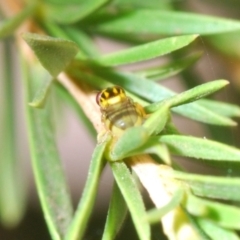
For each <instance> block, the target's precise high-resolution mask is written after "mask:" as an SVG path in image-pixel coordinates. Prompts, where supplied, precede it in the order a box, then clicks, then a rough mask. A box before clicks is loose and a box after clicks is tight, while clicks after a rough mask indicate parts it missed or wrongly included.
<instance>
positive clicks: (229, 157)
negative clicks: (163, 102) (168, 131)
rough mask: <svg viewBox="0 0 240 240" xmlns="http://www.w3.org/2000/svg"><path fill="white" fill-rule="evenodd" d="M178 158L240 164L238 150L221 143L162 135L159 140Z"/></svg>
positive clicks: (239, 152) (239, 151)
mask: <svg viewBox="0 0 240 240" xmlns="http://www.w3.org/2000/svg"><path fill="white" fill-rule="evenodd" d="M159 140H160V141H161V142H162V143H166V144H167V145H168V146H169V147H170V149H171V151H172V152H173V153H175V154H177V155H180V156H186V157H194V158H197V159H199V158H200V159H206V160H216V161H237V162H240V150H239V149H237V148H235V147H231V146H228V145H226V144H223V143H219V142H215V141H212V140H207V139H201V138H196V137H188V136H180V135H164V136H161V137H160V138H159Z"/></svg>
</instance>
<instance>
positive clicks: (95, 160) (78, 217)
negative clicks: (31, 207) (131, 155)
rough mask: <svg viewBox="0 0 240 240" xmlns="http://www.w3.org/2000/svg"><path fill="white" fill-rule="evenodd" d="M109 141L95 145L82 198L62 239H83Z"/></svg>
mask: <svg viewBox="0 0 240 240" xmlns="http://www.w3.org/2000/svg"><path fill="white" fill-rule="evenodd" d="M109 140H110V138H109V136H108V138H107V139H106V141H105V142H103V143H101V144H99V145H97V146H96V148H95V150H94V153H93V155H92V160H91V163H90V167H89V172H88V178H87V181H86V184H85V187H84V191H83V194H82V198H81V200H80V202H79V204H78V207H77V210H76V212H75V215H74V218H73V220H72V222H71V225H70V227H69V229H68V231H67V233H66V236H65V238H64V239H66V240H72V239H82V237H83V234H84V231H85V229H86V226H87V223H88V220H89V217H90V214H91V211H92V209H93V205H94V202H95V198H96V195H97V188H98V184H99V180H100V176H101V173H102V169H103V167H104V161H103V154H104V151H105V148H106V146H107V144H108V142H109Z"/></svg>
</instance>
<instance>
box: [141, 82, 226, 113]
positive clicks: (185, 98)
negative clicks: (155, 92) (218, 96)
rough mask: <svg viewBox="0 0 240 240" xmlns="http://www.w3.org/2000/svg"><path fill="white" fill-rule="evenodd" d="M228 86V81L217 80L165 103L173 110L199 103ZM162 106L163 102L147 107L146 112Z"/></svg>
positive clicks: (171, 98) (180, 94) (169, 99)
mask: <svg viewBox="0 0 240 240" xmlns="http://www.w3.org/2000/svg"><path fill="white" fill-rule="evenodd" d="M227 84H229V82H228V81H226V80H216V81H212V82H208V83H203V84H201V85H198V86H196V87H194V88H191V89H189V90H187V91H185V92H182V93H179V94H177V95H175V96H173V97H170V98H168V99H166V100H164V103H165V104H166V105H168V106H169V107H171V108H172V107H176V106H179V105H183V104H186V103H190V102H193V101H197V100H199V99H201V98H204V97H206V96H208V95H210V94H212V93H214V92H216V91H219V90H220V89H221V88H223V87H225V86H226V85H227ZM162 104H163V103H162V101H161V102H158V103H153V104H151V105H150V106H147V107H146V108H145V110H147V112H154V111H156V109H157V108H158V107H159V106H161V105H162Z"/></svg>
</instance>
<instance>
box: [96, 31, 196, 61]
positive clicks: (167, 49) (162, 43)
mask: <svg viewBox="0 0 240 240" xmlns="http://www.w3.org/2000/svg"><path fill="white" fill-rule="evenodd" d="M197 36H198V35H186V36H180V37H171V38H166V39H161V40H157V41H154V42H150V43H146V44H142V45H140V46H137V47H132V48H129V49H126V50H122V51H120V52H116V53H111V54H109V55H105V56H102V57H100V58H97V59H94V60H95V61H97V62H99V63H100V64H101V65H104V66H118V65H122V64H129V63H135V62H139V61H144V60H149V59H152V58H156V57H159V56H163V55H165V54H168V53H171V52H173V51H176V50H178V49H180V48H183V47H185V46H187V45H188V44H190V43H191V42H192V41H194V40H195V39H196V38H197Z"/></svg>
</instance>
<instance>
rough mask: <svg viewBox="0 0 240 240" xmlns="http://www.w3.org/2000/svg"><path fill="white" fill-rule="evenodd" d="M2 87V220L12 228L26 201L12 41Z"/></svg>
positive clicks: (5, 52)
mask: <svg viewBox="0 0 240 240" xmlns="http://www.w3.org/2000/svg"><path fill="white" fill-rule="evenodd" d="M2 50H3V52H2V55H1V59H0V60H2V61H1V62H2V64H3V66H2V67H3V69H2V72H1V73H2V74H1V83H0V86H1V89H0V105H1V108H0V222H1V225H3V226H5V227H8V228H12V227H15V226H16V225H18V224H19V222H20V221H21V220H22V218H23V215H24V212H25V208H26V204H27V200H26V193H27V192H26V189H27V187H26V183H27V182H26V178H25V174H24V171H23V166H22V163H21V161H20V160H21V158H20V156H19V155H18V151H17V146H16V142H15V140H16V129H15V124H16V122H15V120H16V119H17V117H16V116H15V114H16V113H15V111H14V109H15V107H16V106H15V101H14V100H15V97H14V96H15V95H14V84H13V83H14V80H15V79H14V76H13V73H14V69H15V66H13V60H12V58H11V56H12V55H11V49H10V43H4V45H3V49H2Z"/></svg>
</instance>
